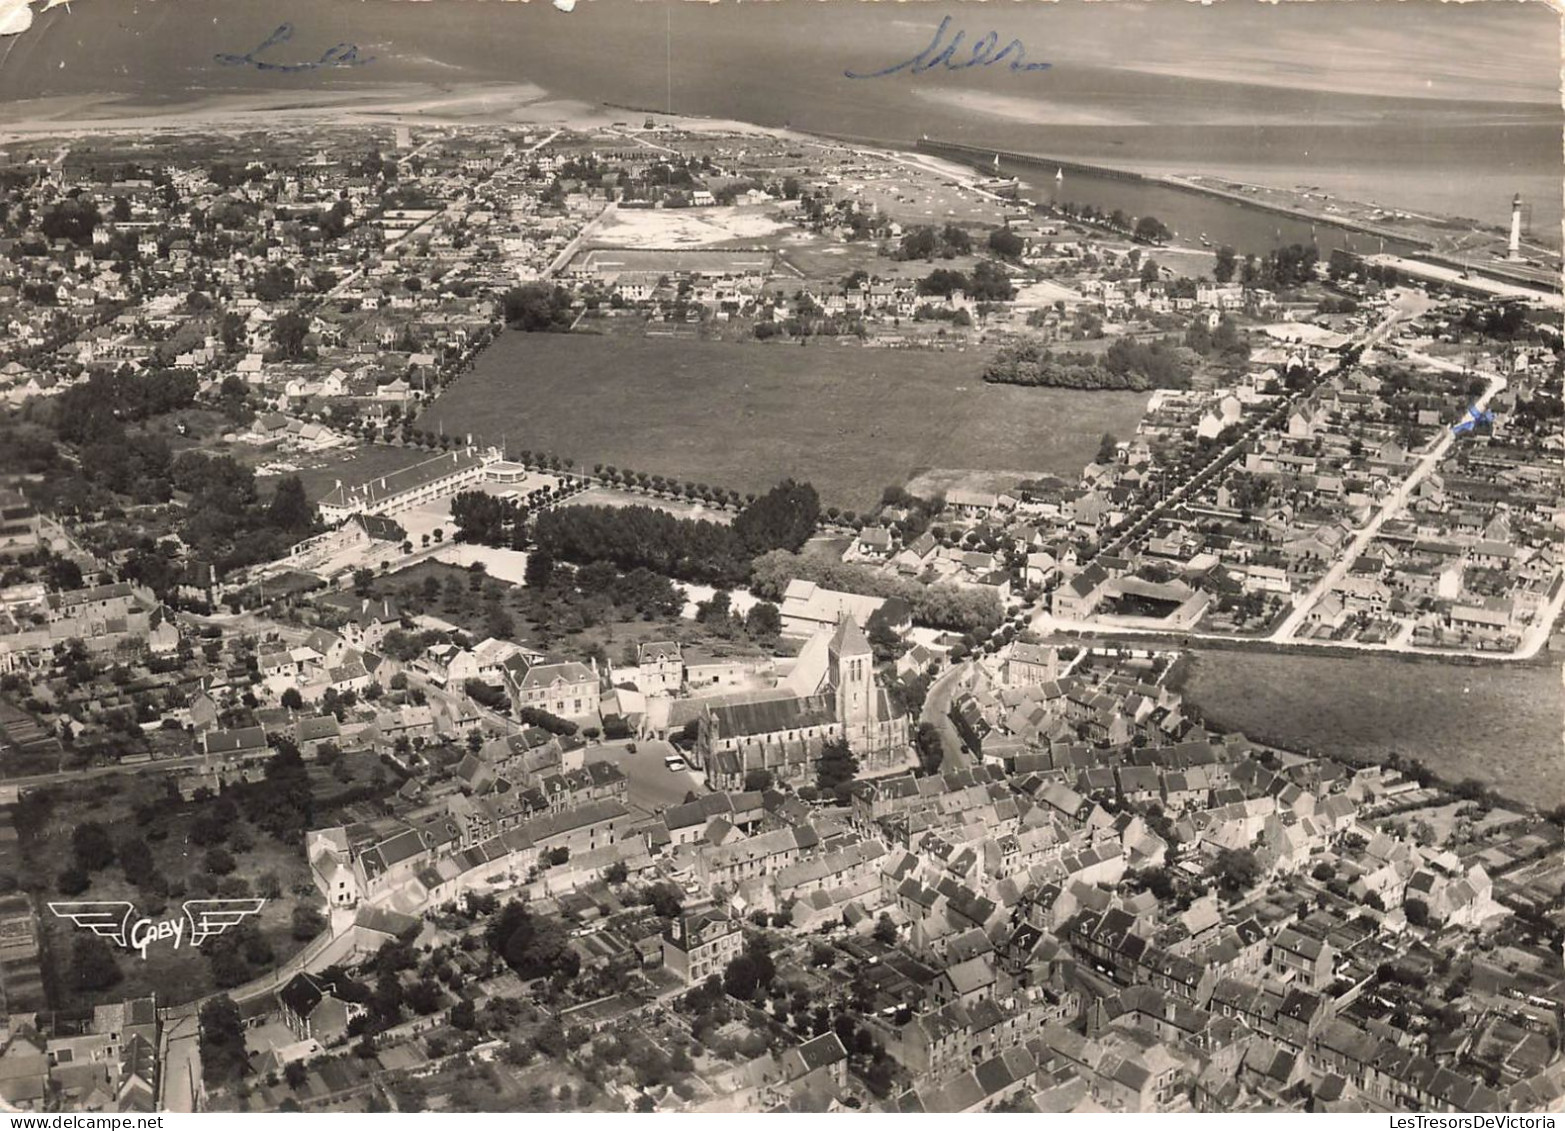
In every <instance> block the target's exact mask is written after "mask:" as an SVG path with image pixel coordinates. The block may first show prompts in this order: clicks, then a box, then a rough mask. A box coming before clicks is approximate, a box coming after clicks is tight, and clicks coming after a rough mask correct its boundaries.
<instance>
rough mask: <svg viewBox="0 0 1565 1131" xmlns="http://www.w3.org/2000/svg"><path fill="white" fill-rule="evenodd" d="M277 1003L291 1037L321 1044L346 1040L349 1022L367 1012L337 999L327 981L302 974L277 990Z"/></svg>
mask: <svg viewBox="0 0 1565 1131" xmlns="http://www.w3.org/2000/svg"><path fill="white" fill-rule="evenodd" d="M277 1004H278V1005H279V1006H280V1007H281V1012H282V1017H283V1023H284V1024H286V1025H287V1026H288V1028H289V1030H290V1031H291V1032H292V1033H293V1034H294V1035H295V1036H297V1037H298V1038H299V1039H300V1040H301V1041H305V1040H314V1041H319V1042H320V1043H321V1044H322V1045H329V1044H331V1043H332V1042H334V1041H339V1040H343V1039H344V1038H346V1037H347V1035H348V1026H349V1025H350V1024H351V1023H352V1021H353V1019H354V1018H355V1017H359V1016H362V1015H363V1014H365V1013H366V1012H368V1010H367V1008H366V1007H365V1006H363V1005H360V1004H358V1003H357V1002H350V1001H343V1000H342V999H341V998H339V997H338V996H337V994H336V987H335V986H334V985H333V984H332V983H331V982H329V981H326V980H324V979H322V978H319V977H317V976H316V975H314V974H308V973H302V972H301V973H298V974H295V975H294V976H293V977H292V978H290V979H289V980H288V983H287V984H286V985H285V986H283V988H282V989H280V990H278V991H277Z"/></svg>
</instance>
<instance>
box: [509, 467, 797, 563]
mask: <svg viewBox="0 0 1565 1131" xmlns="http://www.w3.org/2000/svg"><path fill="white" fill-rule="evenodd" d="M819 521H820V498H819V497H818V496H817V494H816V492H815V488H813V487H811V486H810V485H809V484H808V483H796V482H794V481H793V480H791V479H790V480H787V481H785V482H783V483H780V484H778V485H777V486H776V487H774V488H772V489H771V490H770V491H768V492H767V493H766V494H765V495H762V496H760V497H759V498H757V499H755V500H753V501H751V502H750V503H749V504H748V505H746V506H745V508H744V509H743V510H742V511H740V512H739V515H738V516H737V517H736V518H735V519H734V521H733V524H732V525H731V526H723V525H721V524H719V523H715V522H708V521H706V520H703V519H689V518H678V517H676V516H674V515H671V514H668V513H667V512H665V511H660V510H655V509H653V508H651V507H607V506H573V507H560V508H557V509H555V510H552V511H547V512H545V513H544V514H541V515H539V516H538V520H537V523H536V525H535V527H534V530H533V539H534V542H535V543H536V547H537V551H535V552H542V553H544V554H547V555H548V560H549V561H551V562H553V561H559V560H562V559H563V560H567V561H575V562H584V563H592V562H611V563H613V564H614V565H615V566H616V567H618V568H619V569H621V570H626V571H634V570H636V569H649V570H653V571H655V572H657V573H660V574H663V575H665V576H668V577H673V578H677V579H679V580H681V581H692V582H696V583H699V584H706V585H715V586H718V587H720V588H725V589H726V588H732V587H733V586H735V585H740V584H743V583H744V581H745V580H746V578H747V577H748V575H749V572H750V566H749V561H750V559H751V558H752V557H754V556H755V555H758V554H765V553H767V552H769V551H772V550H776V549H785V550H796V549H798V548H799V547H801V546H803V545H804V543H805V541H807V540H808V539H809V537H810V535H811V534H812V533H814V531H815V528H816V526H817V524H818V523H819Z"/></svg>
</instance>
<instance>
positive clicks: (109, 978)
mask: <svg viewBox="0 0 1565 1131" xmlns="http://www.w3.org/2000/svg"><path fill="white" fill-rule="evenodd" d="M123 977H124V974H122V973H121V972H120V966H119V963H118V962H117V961H115V958H114V950H113V949H112V948H111V947H110V946H109V944H108V943H107V942H105V941H104V940H103V939H100V938H99V937H98V936H97V935H79V936H77V939H76V944H75V946H74V947H73V948H72V951H71V982H72V984H73V985H74V986H75V987H76V988H77V989H78V990H83V991H87V992H91V991H93V990H105V989H108V988H109V987H110V986H112V985H115V984H116V983H118V982H119V981H120V979H121V978H123Z"/></svg>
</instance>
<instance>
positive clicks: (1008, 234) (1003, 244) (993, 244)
mask: <svg viewBox="0 0 1565 1131" xmlns="http://www.w3.org/2000/svg"><path fill="white" fill-rule="evenodd" d="M1026 249H1027V241H1026V240H1024V239H1022V237H1021V236H1019V235H1017V234H1016V233H1015V232H1013V231H1011V229H1010V228H1009V227H1004V228H996V229H995V230H994V231H992V232H990V233H989V250H990V251H992V252H994V253H995V254H996V255H1000V256H1004V257H1005V258H1006V259H1020V258H1021V255H1022V252H1023V251H1025V250H1026Z"/></svg>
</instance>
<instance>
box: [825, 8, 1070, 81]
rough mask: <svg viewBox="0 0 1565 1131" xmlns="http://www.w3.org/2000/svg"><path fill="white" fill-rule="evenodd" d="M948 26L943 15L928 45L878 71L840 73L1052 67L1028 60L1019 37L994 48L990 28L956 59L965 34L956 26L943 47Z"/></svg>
mask: <svg viewBox="0 0 1565 1131" xmlns="http://www.w3.org/2000/svg"><path fill="white" fill-rule="evenodd" d="M950 26H951V17H950V16H946V17H945V18H944V19H942V20H941V21H940V26H939V27H938V28H936V29H935V37H934V39H932V40H930V41H929V46H927V47H925V48H924V49H923V50H922V51H920V52H919V53H918V54H917V55H914V56H913V57H912V58H911V59H904V60H902V62H900V63H893V64H892V65H891V66H889V67H882V68H881V69H880V70H878V71H866V72H864V73H859V72H857V71H843V72H842V73H843V74H844V75H846V76H847V77H848V78H850V79H879V78H885V77H886V76H887V75H894V74H896V73H897V72H898V71H907V72H908V74H911V75H921V74H923V73H924V72H925V71H930V70H934V69H935V68H936V67H940V66H944V67H945V69H946V70H948V71H965V70H967V68H969V67H992V66H994V65H995V64H996V63H1002V62H1005V63H1009V64H1010V69H1011V70H1013V71H1047V70H1048V69H1049V67H1050V66H1052V64H1050V63H1029V62H1027V48H1025V47H1023V46H1022V41H1021V40H1019V39H1013V40H1011V42H1009V43H1007V44H1006V45H1005V46H1004V47H1000V49H999V50H998V51H996V50H995V48H996V47H999V44H1000V36H999V33H998V32H993V31H991V32H987V33H985V34H984V35H981V36H978V37H977V38H975V39H974V40H973V41H972V42H971V43H970V44H968V46H967V53H968V57H967V58H965V59H958V58H956V53H957V48H959V47H961V46H962V40H963V39H964V38H965V37H966V35H967V33H966V32H965V31H962V30H960V29H959V30H958V31H957V33H956V34H955V35H954V36H952V37H951V42H950V43H947V44H945V45H943V46H942V44H941V42H940V41H941V39H942V38H943V37H944V36H945V33H946V31H947V29H949V28H950Z"/></svg>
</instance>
